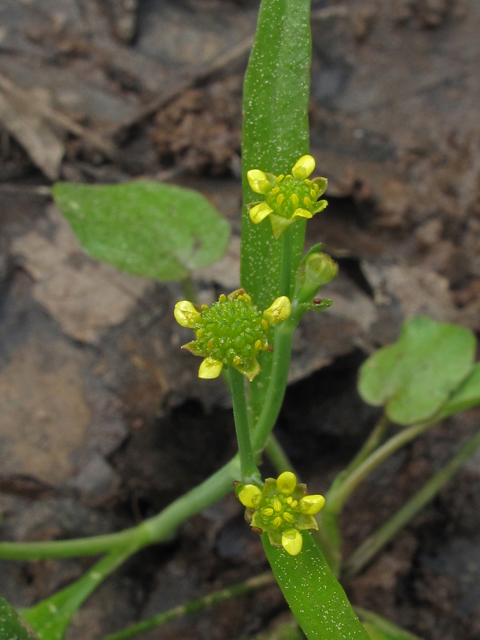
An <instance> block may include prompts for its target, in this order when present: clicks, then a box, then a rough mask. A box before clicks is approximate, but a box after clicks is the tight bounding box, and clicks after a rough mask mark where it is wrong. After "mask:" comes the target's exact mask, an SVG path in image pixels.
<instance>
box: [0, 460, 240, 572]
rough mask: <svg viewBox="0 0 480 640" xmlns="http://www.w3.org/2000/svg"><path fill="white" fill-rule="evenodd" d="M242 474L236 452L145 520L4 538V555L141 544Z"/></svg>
mask: <svg viewBox="0 0 480 640" xmlns="http://www.w3.org/2000/svg"><path fill="white" fill-rule="evenodd" d="M239 478H240V464H239V460H238V457H237V456H235V458H233V459H232V460H230V462H228V463H227V464H226V465H224V466H223V467H222V468H221V469H219V470H218V471H217V472H216V473H214V474H213V475H212V476H210V477H209V478H207V480H205V481H204V482H202V483H201V484H200V485H198V486H197V487H195V488H194V489H192V490H191V491H189V492H188V493H186V494H185V495H183V496H181V497H180V498H178V499H177V500H175V501H174V502H172V504H170V505H169V506H168V507H167V508H166V509H164V510H163V511H161V512H160V513H159V514H157V515H156V516H154V517H153V518H149V519H148V520H145V521H144V522H142V524H139V525H137V526H136V527H132V528H131V529H127V530H125V531H120V532H119V533H112V534H107V535H103V536H93V537H91V538H76V539H73V540H56V541H53V542H2V543H0V558H2V559H5V560H43V559H46V558H72V557H79V556H89V555H96V554H99V553H107V552H109V551H112V550H114V549H118V548H122V547H125V545H127V544H129V543H134V542H135V543H139V544H140V546H141V547H143V546H147V545H148V544H151V543H154V542H160V541H161V540H163V539H164V538H166V537H168V536H169V535H170V534H171V533H172V532H173V531H174V530H175V529H176V528H177V527H178V526H179V525H180V524H181V523H182V522H183V521H184V520H186V519H187V518H189V517H191V516H192V515H195V514H196V513H198V512H200V511H202V510H203V509H205V508H207V507H209V506H210V505H211V504H213V503H214V502H216V501H217V500H219V499H220V498H222V497H223V496H224V495H226V494H227V493H228V492H229V491H230V490H231V488H232V483H233V481H234V480H238V479H239Z"/></svg>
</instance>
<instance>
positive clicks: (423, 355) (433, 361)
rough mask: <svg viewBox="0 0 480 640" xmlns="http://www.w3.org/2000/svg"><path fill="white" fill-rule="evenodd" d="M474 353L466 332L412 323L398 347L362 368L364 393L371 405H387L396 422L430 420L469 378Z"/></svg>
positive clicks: (425, 320)
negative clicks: (467, 377)
mask: <svg viewBox="0 0 480 640" xmlns="http://www.w3.org/2000/svg"><path fill="white" fill-rule="evenodd" d="M475 347H476V342H475V337H474V335H473V333H472V332H471V331H469V330H468V329H465V328H464V327H460V326H457V325H453V324H445V323H441V322H435V321H434V320H430V319H429V318H424V317H419V318H413V319H411V320H407V321H406V322H405V324H404V325H403V328H402V333H401V335H400V339H399V340H398V342H396V343H394V344H392V345H390V346H388V347H384V348H383V349H380V350H379V351H377V352H376V353H375V354H374V355H373V356H371V357H370V358H368V360H367V361H366V362H365V363H364V364H363V366H362V368H361V370H360V379H359V384H358V390H359V393H360V395H361V396H362V398H363V399H364V400H365V402H368V403H369V404H373V405H385V409H386V413H387V416H388V417H389V418H390V420H392V421H393V422H396V423H398V424H402V425H408V424H413V423H415V422H420V421H423V420H426V419H428V418H430V417H431V416H433V414H434V413H436V411H437V410H438V409H439V408H440V407H441V406H442V405H443V404H444V402H445V401H446V400H447V399H448V397H449V396H450V394H452V393H453V392H454V391H455V389H457V387H458V386H459V385H460V384H461V383H462V381H463V380H464V379H465V378H466V376H468V374H469V373H470V371H471V369H472V366H473V359H474V355H475Z"/></svg>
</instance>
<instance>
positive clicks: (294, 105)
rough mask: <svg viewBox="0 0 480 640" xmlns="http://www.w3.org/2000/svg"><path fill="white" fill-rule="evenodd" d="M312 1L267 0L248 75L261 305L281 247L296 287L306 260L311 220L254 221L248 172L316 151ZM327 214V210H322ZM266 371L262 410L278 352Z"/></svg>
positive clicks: (270, 295) (260, 381)
mask: <svg viewBox="0 0 480 640" xmlns="http://www.w3.org/2000/svg"><path fill="white" fill-rule="evenodd" d="M311 48H312V45H311V33H310V0H262V3H261V6H260V12H259V16H258V23H257V31H256V35H255V42H254V45H253V49H252V53H251V55H250V60H249V63H248V68H247V72H246V75H245V84H244V94H243V111H244V119H243V138H242V183H243V210H242V246H241V269H240V271H241V283H242V286H243V287H244V288H245V289H246V291H247V292H248V293H249V294H250V295H251V296H252V298H253V300H254V302H255V304H257V305H258V307H259V308H260V309H266V308H267V307H269V306H270V304H271V303H272V302H273V300H274V299H275V298H276V297H278V295H279V274H280V257H281V247H282V241H283V239H284V236H286V237H287V238H288V239H289V241H290V242H291V246H292V256H291V259H292V285H293V281H294V277H295V272H296V270H297V267H298V265H299V263H300V260H301V253H302V251H303V244H304V238H305V222H304V221H300V220H297V221H296V222H295V224H292V225H291V226H290V227H289V228H288V229H287V230H286V231H285V232H284V235H283V236H282V238H281V239H279V240H276V239H275V238H274V237H273V233H272V226H271V224H270V221H269V220H264V221H263V222H262V223H260V224H258V225H254V224H253V223H252V222H251V220H250V218H249V215H248V211H247V204H249V203H251V202H255V201H256V200H258V195H257V194H255V193H254V192H253V191H252V190H251V189H250V187H249V185H248V180H247V171H249V170H250V169H260V170H262V171H266V172H268V173H273V174H275V175H279V174H281V173H283V174H287V173H289V172H290V171H291V169H292V167H293V165H294V164H295V162H296V161H297V160H298V159H299V158H300V157H301V156H302V155H305V154H307V153H308V151H309V129H308V101H309V88H310V60H311ZM319 215H320V214H319ZM259 360H260V365H261V367H262V374H261V375H260V376H258V378H256V379H255V380H254V381H253V382H252V383H251V385H249V388H250V398H251V408H252V409H253V414H254V415H258V412H259V411H260V409H261V407H262V405H263V398H264V396H265V393H266V391H267V389H268V380H269V376H270V368H271V361H272V356H271V354H270V353H268V352H264V353H263V354H261V356H260V358H259Z"/></svg>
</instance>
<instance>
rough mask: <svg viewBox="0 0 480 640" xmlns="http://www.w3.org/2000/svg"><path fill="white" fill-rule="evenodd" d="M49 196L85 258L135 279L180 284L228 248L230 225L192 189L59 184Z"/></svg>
mask: <svg viewBox="0 0 480 640" xmlns="http://www.w3.org/2000/svg"><path fill="white" fill-rule="evenodd" d="M53 196H54V198H55V202H56V203H57V205H58V206H59V207H60V210H61V211H62V213H63V214H64V215H65V217H66V218H67V220H68V221H69V222H70V224H71V226H72V228H73V230H74V232H75V233H76V235H77V237H78V239H79V240H80V242H81V244H82V246H83V248H84V249H85V251H86V252H87V253H88V254H90V255H91V256H92V257H94V258H97V259H98V260H102V261H103V262H108V263H109V264H112V265H113V266H115V267H117V268H118V269H122V270H123V271H127V272H128V273H132V274H133V275H136V276H142V277H144V278H153V279H155V280H183V279H184V278H186V277H187V276H188V275H189V273H190V272H191V271H192V270H194V269H197V268H200V267H205V266H207V265H209V264H212V263H213V262H215V261H216V260H219V259H220V258H221V257H222V255H223V254H224V253H225V251H226V249H227V246H228V240H229V236H230V225H229V224H228V222H227V221H226V220H225V219H224V218H222V216H221V215H220V214H219V213H218V212H217V211H216V210H215V209H214V208H213V207H212V206H211V205H210V204H209V203H208V202H207V200H206V199H205V198H204V197H203V196H202V195H201V194H200V193H197V192H196V191H192V190H191V189H184V188H181V187H176V186H173V185H168V184H161V183H157V182H130V183H126V184H115V185H85V184H69V183H66V182H61V183H57V184H56V185H55V186H54V188H53Z"/></svg>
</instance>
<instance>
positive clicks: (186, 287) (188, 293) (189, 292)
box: [180, 274, 197, 303]
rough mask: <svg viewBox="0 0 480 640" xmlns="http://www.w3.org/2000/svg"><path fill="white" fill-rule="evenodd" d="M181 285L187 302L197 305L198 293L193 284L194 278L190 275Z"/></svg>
mask: <svg viewBox="0 0 480 640" xmlns="http://www.w3.org/2000/svg"><path fill="white" fill-rule="evenodd" d="M180 284H181V287H182V291H183V295H184V296H185V300H188V301H189V302H193V303H196V302H197V292H196V291H195V285H194V284H193V279H192V276H191V275H190V274H189V275H188V276H187V277H186V278H184V279H183V280H182V281H181V282H180Z"/></svg>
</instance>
